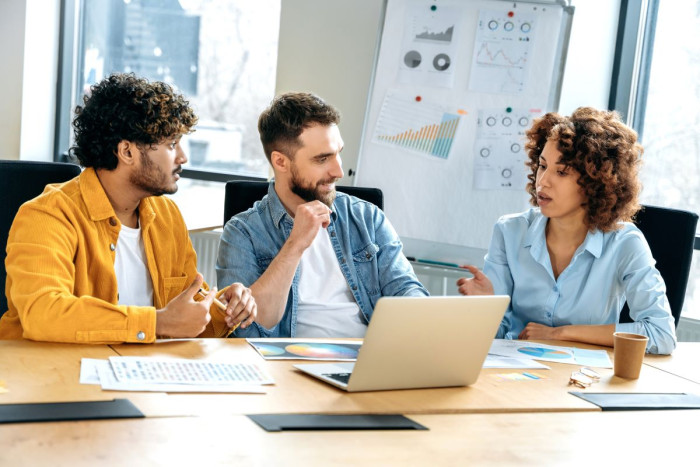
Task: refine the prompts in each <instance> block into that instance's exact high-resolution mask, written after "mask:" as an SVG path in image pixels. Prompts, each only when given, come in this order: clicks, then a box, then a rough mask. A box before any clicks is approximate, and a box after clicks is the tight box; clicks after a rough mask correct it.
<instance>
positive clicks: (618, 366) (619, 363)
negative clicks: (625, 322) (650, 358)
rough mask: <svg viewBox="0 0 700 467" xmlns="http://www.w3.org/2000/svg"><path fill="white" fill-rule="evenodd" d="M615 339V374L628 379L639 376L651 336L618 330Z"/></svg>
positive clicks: (614, 335)
mask: <svg viewBox="0 0 700 467" xmlns="http://www.w3.org/2000/svg"><path fill="white" fill-rule="evenodd" d="M613 340H614V343H615V349H614V363H613V366H614V373H615V376H619V377H620V378H627V379H637V378H639V372H640V371H641V369H642V361H643V360H644V354H645V353H646V349H647V342H648V341H649V338H648V337H647V336H642V335H640V334H630V333H627V332H616V333H614V334H613Z"/></svg>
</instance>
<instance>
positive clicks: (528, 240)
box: [484, 208, 676, 354]
mask: <svg viewBox="0 0 700 467" xmlns="http://www.w3.org/2000/svg"><path fill="white" fill-rule="evenodd" d="M546 226H547V217H545V216H543V215H542V213H541V212H540V210H539V209H538V208H533V209H530V210H529V211H526V212H524V213H520V214H512V215H508V216H503V217H501V219H499V221H498V222H497V223H496V226H495V227H494V231H493V237H492V239H491V245H490V246H489V251H488V254H487V255H486V258H485V260H486V261H485V264H484V274H486V275H487V276H488V278H489V279H490V280H491V282H492V283H493V288H494V291H495V293H497V294H505V295H510V297H511V303H510V305H509V306H508V309H507V310H506V314H505V317H504V318H503V322H502V323H501V327H500V329H499V330H498V334H497V336H496V337H498V338H506V339H517V338H518V335H519V334H520V332H521V331H522V330H523V328H524V327H525V326H526V325H527V323H529V322H530V321H534V322H536V323H541V324H545V325H547V326H564V325H568V324H581V325H597V324H615V330H616V331H620V332H631V333H635V334H643V335H645V336H648V337H649V342H648V344H647V352H649V353H658V354H669V353H671V351H672V350H673V349H674V348H675V346H676V332H675V325H674V321H673V316H672V315H671V308H670V306H669V304H668V299H667V298H666V286H665V284H664V281H663V279H662V278H661V275H660V274H659V271H657V270H656V268H655V267H654V264H655V262H654V258H653V257H652V256H651V251H650V250H649V246H648V245H647V242H646V239H645V238H644V235H643V234H642V233H641V231H640V230H639V229H638V228H637V227H636V226H635V225H634V224H632V223H629V222H624V223H622V225H621V226H620V228H619V229H618V230H614V231H611V232H601V231H600V230H594V231H591V232H588V234H587V235H586V239H585V240H584V241H583V243H582V244H581V245H580V246H579V247H578V249H577V250H576V252H575V253H574V256H573V258H572V259H571V262H570V263H569V265H568V266H567V267H566V269H564V270H563V271H562V272H561V274H559V277H557V278H556V279H555V278H554V273H553V272H552V264H551V260H550V257H549V252H548V250H547V241H546V237H545V227H546ZM625 302H627V304H628V305H629V308H630V317H631V318H632V319H633V320H634V322H632V323H619V322H618V321H619V316H620V310H621V309H622V307H623V305H624V304H625Z"/></svg>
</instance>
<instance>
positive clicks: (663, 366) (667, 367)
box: [644, 342, 700, 384]
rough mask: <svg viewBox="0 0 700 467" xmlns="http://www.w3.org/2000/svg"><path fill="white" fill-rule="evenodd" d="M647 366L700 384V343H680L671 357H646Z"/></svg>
mask: <svg viewBox="0 0 700 467" xmlns="http://www.w3.org/2000/svg"><path fill="white" fill-rule="evenodd" d="M644 363H645V365H648V366H651V367H654V368H658V369H659V370H663V371H667V372H669V373H672V374H674V375H676V376H680V377H681V378H685V379H687V380H689V381H693V382H695V383H698V384H700V342H679V343H678V346H677V347H676V350H674V351H673V354H671V355H646V356H645V357H644Z"/></svg>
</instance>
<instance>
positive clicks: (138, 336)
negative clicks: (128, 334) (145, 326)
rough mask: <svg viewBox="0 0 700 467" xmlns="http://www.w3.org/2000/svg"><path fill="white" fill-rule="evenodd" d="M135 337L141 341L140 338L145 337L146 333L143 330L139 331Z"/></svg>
mask: <svg viewBox="0 0 700 467" xmlns="http://www.w3.org/2000/svg"><path fill="white" fill-rule="evenodd" d="M136 338H137V339H138V340H140V341H142V340H144V339H146V333H145V332H143V331H139V333H138V334H136Z"/></svg>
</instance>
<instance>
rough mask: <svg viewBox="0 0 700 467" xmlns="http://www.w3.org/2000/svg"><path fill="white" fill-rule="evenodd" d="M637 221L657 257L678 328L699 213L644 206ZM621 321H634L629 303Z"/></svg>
mask: <svg viewBox="0 0 700 467" xmlns="http://www.w3.org/2000/svg"><path fill="white" fill-rule="evenodd" d="M634 223H635V225H636V226H637V227H639V230H641V231H642V233H643V234H644V237H645V238H646V239H647V243H648V244H649V248H650V249H651V254H652V256H653V257H654V259H655V260H656V269H658V270H659V273H661V277H663V279H664V282H665V283H666V297H668V302H669V304H670V305H671V313H672V314H673V319H674V320H675V322H676V327H677V326H678V321H679V320H680V319H681V310H683V301H684V300H685V288H686V286H687V285H688V276H689V275H690V263H691V261H692V259H693V246H694V244H695V229H696V227H697V223H698V215H697V214H695V213H693V212H688V211H681V210H678V209H668V208H659V207H656V206H642V210H641V211H639V212H638V213H637V215H636V217H635V220H634ZM620 322H621V323H630V322H632V319H631V318H630V315H629V307H628V306H627V304H626V303H625V306H624V308H623V309H622V312H621V313H620Z"/></svg>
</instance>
